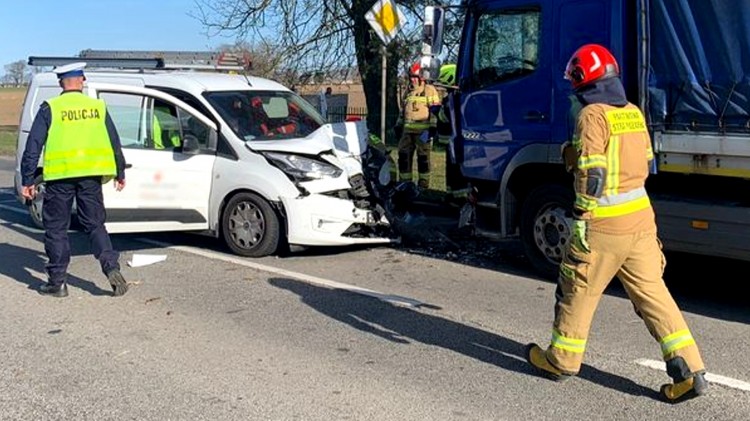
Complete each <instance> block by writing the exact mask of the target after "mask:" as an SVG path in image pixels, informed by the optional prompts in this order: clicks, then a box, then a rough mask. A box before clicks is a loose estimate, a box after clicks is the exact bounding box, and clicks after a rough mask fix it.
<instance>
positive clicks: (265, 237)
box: [221, 193, 281, 257]
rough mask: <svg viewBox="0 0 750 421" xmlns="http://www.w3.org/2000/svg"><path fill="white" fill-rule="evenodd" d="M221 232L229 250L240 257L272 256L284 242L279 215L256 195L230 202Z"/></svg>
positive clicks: (222, 219) (250, 194)
mask: <svg viewBox="0 0 750 421" xmlns="http://www.w3.org/2000/svg"><path fill="white" fill-rule="evenodd" d="M221 231H222V237H223V238H224V242H225V243H226V244H227V246H228V247H229V249H230V250H232V252H233V253H235V254H238V255H240V256H247V257H263V256H268V255H270V254H273V253H275V252H276V251H277V250H278V248H279V244H280V242H281V226H280V223H279V217H278V215H277V214H276V212H275V211H274V210H273V208H272V207H271V205H270V204H269V203H268V202H267V201H266V200H265V199H263V198H262V197H260V196H258V195H257V194H254V193H238V194H236V195H235V196H234V197H232V198H231V199H230V200H229V203H227V206H226V208H225V209H224V213H223V215H222V218H221Z"/></svg>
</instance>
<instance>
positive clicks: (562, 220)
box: [520, 184, 575, 279]
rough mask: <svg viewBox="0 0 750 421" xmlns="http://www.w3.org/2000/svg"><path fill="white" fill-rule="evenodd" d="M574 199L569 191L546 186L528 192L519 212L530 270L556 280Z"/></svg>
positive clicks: (567, 234)
mask: <svg viewBox="0 0 750 421" xmlns="http://www.w3.org/2000/svg"><path fill="white" fill-rule="evenodd" d="M574 200H575V195H574V193H573V191H572V190H571V189H569V188H565V187H563V186H561V185H558V184H547V185H543V186H540V187H537V188H536V189H534V190H532V191H531V193H529V194H528V196H526V199H525V200H524V202H523V206H522V208H521V221H520V223H521V242H522V243H523V247H524V250H525V252H526V256H527V257H528V258H529V261H530V262H531V264H532V265H533V266H534V269H535V270H536V271H537V272H538V273H539V274H540V275H542V276H543V277H545V278H548V279H556V278H557V273H558V268H559V265H560V261H561V260H562V254H563V250H564V249H565V246H566V245H567V243H568V239H569V238H570V233H571V229H570V226H571V220H572V218H571V215H572V209H573V201H574Z"/></svg>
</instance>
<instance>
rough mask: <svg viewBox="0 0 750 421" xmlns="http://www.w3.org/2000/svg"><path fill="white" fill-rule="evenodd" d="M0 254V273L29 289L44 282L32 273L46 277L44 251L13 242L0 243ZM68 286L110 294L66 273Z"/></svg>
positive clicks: (96, 293) (100, 294)
mask: <svg viewBox="0 0 750 421" xmlns="http://www.w3.org/2000/svg"><path fill="white" fill-rule="evenodd" d="M0 256H2V257H3V264H2V265H0V274H3V275H5V276H7V277H8V278H10V279H13V280H14V281H16V282H19V283H22V284H25V285H26V286H27V287H28V288H29V289H33V290H37V289H38V288H39V287H40V286H41V285H42V284H43V283H44V281H43V280H41V279H39V278H38V277H37V276H35V275H34V272H36V273H41V274H42V276H43V277H45V278H46V275H45V272H44V265H45V263H46V262H47V257H46V256H45V255H44V253H41V252H38V251H36V250H31V249H27V248H24V247H18V246H15V245H13V244H8V243H0ZM93 263H94V264H96V265H97V266H98V265H99V263H98V262H96V261H95V260H94V261H93ZM102 279H105V278H104V275H102ZM68 286H69V287H75V288H80V289H82V290H84V291H86V292H88V293H90V294H91V295H96V296H102V295H112V292H111V291H109V290H104V289H101V288H99V287H98V286H97V285H96V284H95V283H93V282H91V281H87V280H85V279H81V278H78V277H76V276H72V275H70V274H69V275H68Z"/></svg>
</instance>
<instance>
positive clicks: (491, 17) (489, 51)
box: [472, 8, 541, 88]
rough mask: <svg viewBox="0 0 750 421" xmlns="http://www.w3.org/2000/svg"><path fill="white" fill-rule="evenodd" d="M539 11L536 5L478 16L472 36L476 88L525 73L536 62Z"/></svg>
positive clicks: (473, 79) (537, 57) (539, 22)
mask: <svg viewBox="0 0 750 421" xmlns="http://www.w3.org/2000/svg"><path fill="white" fill-rule="evenodd" d="M540 16H541V13H540V11H539V9H537V8H529V9H512V10H502V11H496V12H491V13H487V14H484V15H482V16H480V18H479V22H478V24H477V30H476V33H475V35H474V36H475V40H474V63H473V71H472V81H473V83H474V85H475V87H476V88H482V87H485V86H489V85H492V84H495V83H498V82H501V81H504V80H508V79H513V78H517V77H520V76H524V75H527V74H529V73H532V72H533V71H534V70H536V68H537V66H538V65H539V38H540V35H539V30H540V24H541V20H540Z"/></svg>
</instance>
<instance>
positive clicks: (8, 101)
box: [0, 88, 26, 126]
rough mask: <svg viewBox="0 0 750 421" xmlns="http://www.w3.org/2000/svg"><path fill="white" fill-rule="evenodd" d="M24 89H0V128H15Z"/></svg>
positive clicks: (19, 114)
mask: <svg viewBox="0 0 750 421" xmlns="http://www.w3.org/2000/svg"><path fill="white" fill-rule="evenodd" d="M24 95H26V88H0V126H17V125H18V118H19V117H20V116H21V106H22V105H23V97H24Z"/></svg>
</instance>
